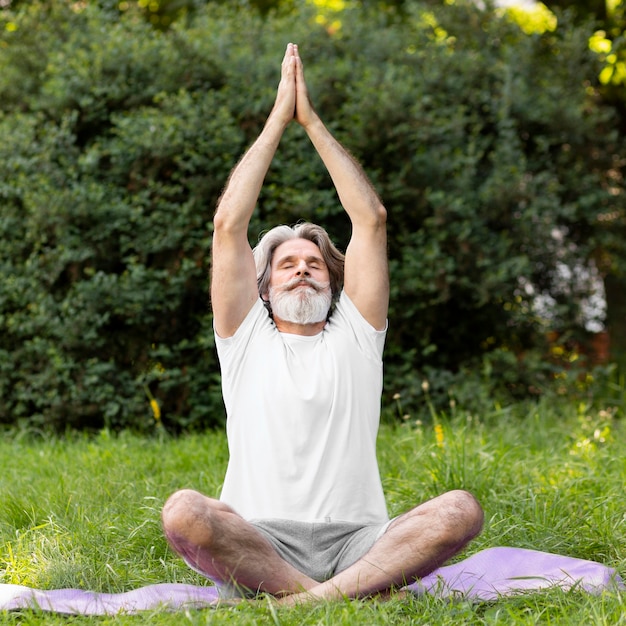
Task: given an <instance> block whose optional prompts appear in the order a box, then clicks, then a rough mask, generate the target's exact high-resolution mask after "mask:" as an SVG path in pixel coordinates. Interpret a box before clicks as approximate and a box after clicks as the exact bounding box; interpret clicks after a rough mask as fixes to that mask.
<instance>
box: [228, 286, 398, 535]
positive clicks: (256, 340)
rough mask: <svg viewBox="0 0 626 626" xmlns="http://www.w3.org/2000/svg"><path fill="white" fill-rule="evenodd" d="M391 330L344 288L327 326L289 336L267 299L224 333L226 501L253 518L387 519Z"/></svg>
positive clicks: (370, 521) (240, 512)
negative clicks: (384, 453) (386, 350)
mask: <svg viewBox="0 0 626 626" xmlns="http://www.w3.org/2000/svg"><path fill="white" fill-rule="evenodd" d="M385 335H386V331H377V330H376V329H374V328H373V327H372V326H371V325H370V324H368V323H367V322H366V321H365V319H364V318H363V317H362V316H361V314H360V313H359V311H358V310H357V308H356V307H355V306H354V304H353V303H352V302H351V301H350V299H349V298H348V297H347V296H346V294H345V293H342V294H341V297H340V299H339V302H338V303H337V306H336V309H335V311H334V312H333V314H332V316H331V318H330V320H329V321H328V323H327V324H326V327H325V328H324V330H323V331H322V332H321V333H319V334H317V335H315V336H313V337H305V336H301V335H292V334H287V333H281V332H279V331H278V330H277V329H276V326H275V325H274V322H273V321H272V320H271V318H270V317H269V315H268V313H267V310H266V308H265V306H264V305H263V302H262V301H261V300H260V299H259V300H257V302H256V303H255V305H254V306H253V307H252V310H251V311H250V313H249V314H248V315H247V317H246V319H245V320H244V322H243V323H242V325H241V326H240V327H239V328H238V329H237V332H236V333H235V334H234V335H233V336H232V337H229V338H227V339H222V338H220V337H219V336H217V335H216V345H217V350H218V356H219V359H220V366H221V370H222V391H223V396H224V403H225V405H226V414H227V422H226V432H227V436H228V445H229V451H230V460H229V463H228V469H227V471H226V477H225V479H224V485H223V488H222V493H221V498H220V499H221V500H222V501H224V502H226V503H227V504H229V505H230V506H232V507H233V508H234V509H235V510H236V511H237V512H238V513H239V514H240V515H242V516H243V517H244V518H246V519H249V520H250V519H290V520H296V521H304V522H321V521H327V522H328V521H347V522H357V523H363V524H372V523H381V522H385V521H387V519H388V514H387V508H386V504H385V499H384V494H383V489H382V485H381V481H380V474H379V470H378V463H377V460H376V436H377V432H378V426H379V419H380V398H381V393H382V367H383V366H382V352H383V346H384V342H385Z"/></svg>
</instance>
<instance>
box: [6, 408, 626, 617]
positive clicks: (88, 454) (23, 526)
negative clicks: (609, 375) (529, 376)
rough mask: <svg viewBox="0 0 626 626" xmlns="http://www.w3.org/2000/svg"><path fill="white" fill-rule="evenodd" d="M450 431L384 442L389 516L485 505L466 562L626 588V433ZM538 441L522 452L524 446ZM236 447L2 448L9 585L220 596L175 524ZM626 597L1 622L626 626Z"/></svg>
mask: <svg viewBox="0 0 626 626" xmlns="http://www.w3.org/2000/svg"><path fill="white" fill-rule="evenodd" d="M436 417H437V420H438V425H439V429H437V428H435V427H432V426H430V425H427V424H417V425H416V424H414V423H413V422H407V423H405V424H402V425H398V424H395V425H385V426H383V427H382V429H381V432H380V436H379V444H378V453H379V460H380V466H381V475H382V478H383V483H384V487H385V491H386V494H387V501H388V507H389V510H390V514H392V515H395V514H397V513H400V512H403V511H404V510H406V509H407V508H409V507H412V506H414V505H415V504H417V503H418V502H421V501H423V500H424V499H427V498H429V497H432V496H435V495H438V494H439V493H441V492H442V491H445V490H448V489H456V488H464V489H468V490H470V491H471V492H473V493H474V494H475V495H476V497H477V498H478V499H479V501H480V502H481V503H482V505H483V507H484V509H485V520H486V521H485V527H484V530H483V532H482V534H481V535H480V536H479V537H478V538H477V539H475V540H474V541H473V542H472V543H471V544H470V545H469V546H468V548H467V549H466V551H465V552H464V553H462V554H461V555H459V557H458V558H463V557H465V556H469V555H470V554H473V553H475V552H478V551H479V550H482V549H486V548H489V547H493V546H516V547H522V548H530V549H536V550H542V551H546V552H553V553H558V554H563V555H568V556H573V557H577V558H583V559H591V560H594V561H599V562H602V563H604V564H606V565H608V566H610V567H614V568H616V569H617V571H618V572H619V574H620V575H621V576H622V577H624V576H625V575H626V569H625V564H626V553H625V546H626V541H625V540H626V531H625V526H624V520H623V513H624V508H623V497H622V493H623V485H624V480H626V461H625V459H626V438H625V437H624V425H625V424H624V422H623V420H616V419H615V415H614V409H613V408H612V405H611V403H610V402H606V403H604V402H599V403H598V406H597V407H590V406H589V405H584V404H583V405H576V404H574V403H572V402H563V403H560V404H558V405H557V404H552V405H550V404H549V403H540V405H539V406H527V405H526V406H525V405H524V404H521V403H520V404H516V405H513V406H511V407H508V408H507V409H502V410H499V411H493V412H492V413H491V414H490V415H488V416H485V417H484V418H478V417H475V416H474V417H473V416H470V415H468V414H466V413H463V412H458V413H457V414H456V415H455V416H452V415H451V414H450V413H448V414H441V413H437V415H436ZM520 431H523V437H520ZM227 454H228V451H227V446H226V440H225V436H224V434H223V433H222V432H214V431H209V432H207V433H204V434H194V435H188V436H184V437H180V438H171V437H168V436H156V437H137V436H135V435H131V434H130V433H128V432H125V433H122V434H120V435H119V436H115V435H113V434H112V433H110V432H109V431H102V432H100V433H98V434H97V436H93V437H87V436H84V435H77V434H74V435H72V436H70V437H67V438H57V437H41V436H39V435H38V434H37V433H36V432H30V433H29V432H27V431H19V430H15V431H14V432H13V433H12V434H6V433H5V436H4V437H2V439H0V473H1V474H2V476H3V477H4V479H5V480H3V481H2V483H0V499H1V501H2V503H3V506H2V508H1V509H0V583H14V584H23V585H29V586H34V587H38V588H44V589H55V588H62V587H70V588H72V587H78V588H82V589H90V590H94V591H104V592H123V591H129V590H131V589H135V588H137V587H140V586H142V585H148V584H155V583H159V582H181V583H190V584H197V585H202V584H206V581H205V580H204V579H203V578H202V577H200V576H199V575H198V574H196V573H195V572H193V571H191V570H190V569H189V568H187V567H186V566H185V564H184V563H183V562H182V560H181V559H179V558H178V557H176V556H175V555H174V554H173V553H172V552H171V551H169V550H168V548H167V546H166V542H165V540H164V538H163V535H162V531H161V527H160V510H161V507H162V505H163V503H164V501H165V499H166V498H167V497H168V496H169V495H170V494H171V493H172V492H173V491H174V490H175V489H177V488H180V487H189V488H195V489H199V490H201V491H202V492H204V493H206V494H207V495H210V496H216V495H217V494H219V489H220V485H221V481H222V478H223V474H224V470H225V465H226V459H227ZM623 602H624V598H623V594H613V593H607V594H605V595H602V596H594V595H589V594H585V593H580V592H577V591H573V592H562V591H558V590H555V591H545V592H542V593H537V594H523V595H521V596H519V597H517V598H502V599H500V600H498V601H496V602H480V603H473V604H471V603H465V602H449V601H442V600H438V599H436V598H430V597H423V598H406V599H401V598H392V599H391V601H389V602H383V603H380V602H377V601H372V600H367V601H346V602H338V603H324V604H319V605H315V606H304V607H297V608H290V609H277V610H276V613H275V614H273V613H272V611H271V609H270V607H269V605H268V604H267V603H265V602H264V601H261V602H259V603H257V604H256V605H254V604H246V605H240V606H238V607H224V608H220V609H218V610H216V611H194V610H191V609H190V610H189V611H187V612H179V613H175V614H170V613H167V612H166V611H154V612H148V613H146V614H145V615H141V616H123V615H120V616H117V617H110V618H100V617H74V618H73V617H68V616H55V615H53V614H50V613H45V612H39V611H19V612H14V613H5V614H0V621H2V623H3V624H33V625H35V624H37V625H39V624H46V625H50V624H59V625H61V624H63V625H64V624H67V623H68V621H69V622H70V623H72V624H101V623H107V624H139V623H145V622H146V621H147V620H149V621H150V623H156V624H171V625H174V624H176V625H178V624H181V623H185V624H198V625H199V624H223V623H231V622H232V623H236V624H265V623H280V624H294V625H296V624H311V625H312V624H316V625H318V624H333V625H337V624H339V625H344V624H345V625H346V626H347V625H350V626H352V625H354V624H357V625H358V624H367V625H371V624H381V625H382V624H395V623H411V624H450V625H452V624H458V623H459V622H461V623H463V624H485V623H489V624H537V623H543V622H544V621H547V617H546V616H549V621H550V623H555V624H560V623H577V624H598V625H600V624H623V623H624V618H623Z"/></svg>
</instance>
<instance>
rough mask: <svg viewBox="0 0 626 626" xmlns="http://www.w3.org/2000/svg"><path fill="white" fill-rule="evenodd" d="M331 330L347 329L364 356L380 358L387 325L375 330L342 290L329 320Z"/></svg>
mask: <svg viewBox="0 0 626 626" xmlns="http://www.w3.org/2000/svg"><path fill="white" fill-rule="evenodd" d="M329 324H330V329H329V330H331V332H332V330H334V329H333V326H334V327H335V329H338V330H339V329H342V328H343V330H345V331H349V332H350V333H351V334H352V336H353V338H354V340H355V341H356V342H357V344H358V345H359V349H360V350H361V352H363V354H364V355H365V356H367V357H368V358H371V359H375V360H380V359H382V355H383V349H384V347H385V338H386V336H387V326H388V323H387V322H386V323H385V328H384V329H383V330H376V329H375V328H374V327H373V326H372V325H371V324H370V323H369V322H368V321H367V320H366V319H365V318H364V317H363V316H362V315H361V313H360V311H359V310H358V309H357V308H356V306H355V305H354V303H353V302H352V300H350V298H349V297H348V296H347V295H346V293H345V292H344V291H342V292H341V295H340V297H339V301H338V302H337V306H336V307H335V310H334V312H333V314H332V315H331V317H330V320H329Z"/></svg>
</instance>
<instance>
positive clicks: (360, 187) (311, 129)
mask: <svg viewBox="0 0 626 626" xmlns="http://www.w3.org/2000/svg"><path fill="white" fill-rule="evenodd" d="M305 130H306V132H307V135H308V136H309V139H310V140H311V142H312V143H313V145H314V147H315V149H316V150H317V152H318V154H319V155H320V158H321V159H322V161H323V162H324V165H325V166H326V169H327V170H328V173H329V174H330V177H331V178H332V181H333V184H334V185H335V189H336V190H337V194H338V195H339V200H340V202H341V204H342V206H343V207H344V209H345V210H346V212H347V213H348V215H349V217H350V219H351V221H352V223H353V224H354V225H359V224H369V225H374V226H380V225H384V222H385V218H386V212H385V209H384V207H383V205H382V202H381V201H380V198H379V197H378V194H377V193H376V191H375V189H374V187H373V186H372V184H371V183H370V181H369V179H368V178H367V175H366V174H365V172H364V171H363V168H362V167H361V166H360V165H359V163H358V162H357V161H356V160H355V159H354V158H353V157H352V155H351V154H350V153H349V152H348V151H347V150H346V149H345V148H344V147H343V146H342V145H341V144H340V143H339V141H337V140H336V139H335V138H334V137H333V135H332V134H331V132H330V131H329V130H328V129H327V128H326V126H325V125H324V123H323V122H322V121H321V120H320V119H319V117H317V118H316V119H315V120H314V121H313V122H312V123H310V124H309V125H307V126H306V127H305Z"/></svg>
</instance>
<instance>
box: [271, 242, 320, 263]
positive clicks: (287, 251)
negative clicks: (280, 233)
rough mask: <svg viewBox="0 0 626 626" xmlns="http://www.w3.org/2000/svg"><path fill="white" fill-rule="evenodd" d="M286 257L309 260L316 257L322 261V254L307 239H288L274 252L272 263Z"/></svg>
mask: <svg viewBox="0 0 626 626" xmlns="http://www.w3.org/2000/svg"><path fill="white" fill-rule="evenodd" d="M287 257H295V258H303V259H306V258H310V257H318V258H320V259H323V257H322V252H321V250H320V249H319V248H318V246H317V245H316V244H314V243H313V242H312V241H310V240H308V239H288V240H287V241H284V242H283V243H281V244H280V245H279V246H277V247H276V250H274V256H273V258H272V262H273V263H277V262H278V261H280V260H281V259H284V258H287Z"/></svg>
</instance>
